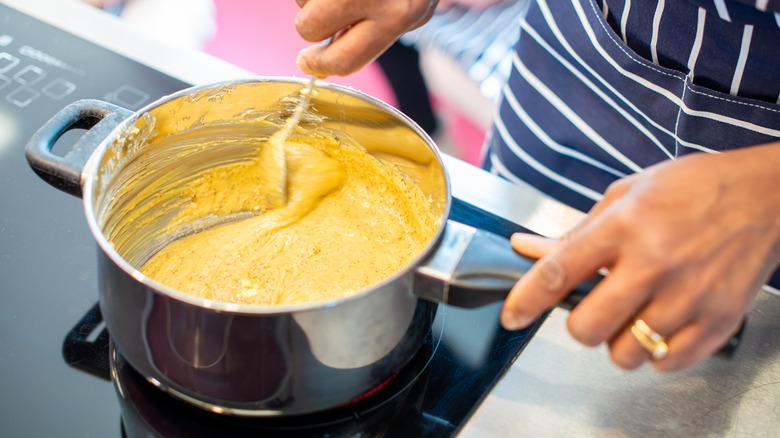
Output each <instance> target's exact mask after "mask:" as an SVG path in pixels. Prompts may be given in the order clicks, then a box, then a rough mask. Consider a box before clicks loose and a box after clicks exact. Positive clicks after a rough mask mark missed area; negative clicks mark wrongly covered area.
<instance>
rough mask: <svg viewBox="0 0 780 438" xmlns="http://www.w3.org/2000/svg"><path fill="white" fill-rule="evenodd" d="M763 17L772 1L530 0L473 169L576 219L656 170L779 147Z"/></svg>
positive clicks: (775, 77)
mask: <svg viewBox="0 0 780 438" xmlns="http://www.w3.org/2000/svg"><path fill="white" fill-rule="evenodd" d="M744 1H748V0H744ZM766 11H769V12H766ZM772 11H780V1H779V0H756V1H755V4H753V3H751V4H749V5H748V4H743V3H736V2H733V1H727V0H533V1H532V3H531V5H530V6H529V8H528V11H527V13H526V15H525V16H524V18H523V19H521V21H520V39H519V40H518V43H517V45H516V46H515V48H516V50H515V51H514V53H513V54H512V69H511V72H510V75H509V79H508V82H507V83H506V85H505V86H504V87H503V90H502V96H501V101H500V105H499V108H498V114H497V117H495V123H494V126H493V129H492V130H491V132H490V134H489V136H488V139H487V147H486V148H485V150H484V161H483V164H484V167H485V168H486V169H488V170H489V171H491V172H492V173H494V174H496V175H499V176H501V177H503V178H506V179H509V180H522V181H525V182H527V183H529V184H531V185H533V186H535V187H536V188H538V189H539V190H541V191H542V192H544V193H546V194H548V195H550V196H551V197H554V198H557V199H559V200H561V201H562V202H564V203H566V204H568V205H571V206H572V207H575V208H577V209H579V210H581V211H587V210H589V209H590V208H591V207H592V206H593V204H594V203H595V202H596V201H598V200H600V199H601V198H602V194H603V193H604V190H605V189H606V188H607V186H608V185H609V184H610V183H612V182H613V181H615V180H617V179H619V178H621V177H623V176H626V175H628V174H631V173H634V172H638V171H641V169H643V168H645V167H647V166H650V165H653V164H655V163H658V162H660V161H663V160H668V159H675V158H677V157H678V156H682V155H685V154H688V153H692V152H701V151H704V152H713V153H715V152H719V151H726V150H729V149H734V148H740V147H745V146H751V145H758V144H763V143H769V142H773V141H779V140H780V103H779V102H778V101H779V100H780V14H776V13H774V12H772ZM691 183H692V184H693V183H695V181H692V182H691ZM757 202H760V201H757ZM775 277H778V275H775ZM773 284H774V285H777V284H780V283H778V282H776V281H773Z"/></svg>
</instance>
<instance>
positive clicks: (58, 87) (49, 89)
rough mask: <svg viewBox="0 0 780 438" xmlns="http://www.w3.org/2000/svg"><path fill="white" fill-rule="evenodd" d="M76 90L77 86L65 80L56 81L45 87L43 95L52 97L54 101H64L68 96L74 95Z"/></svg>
mask: <svg viewBox="0 0 780 438" xmlns="http://www.w3.org/2000/svg"><path fill="white" fill-rule="evenodd" d="M75 89H76V84H74V83H73V82H69V81H66V80H65V79H55V80H53V81H51V82H49V84H48V85H46V86H45V87H43V90H41V92H43V94H45V95H47V96H49V97H51V98H52V99H57V100H59V99H62V98H63V97H65V96H67V95H68V94H70V93H72V92H73V90H75Z"/></svg>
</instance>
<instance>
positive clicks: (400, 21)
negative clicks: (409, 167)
mask: <svg viewBox="0 0 780 438" xmlns="http://www.w3.org/2000/svg"><path fill="white" fill-rule="evenodd" d="M297 3H298V5H299V6H301V11H300V12H299V13H298V16H297V17H296V21H295V25H296V28H297V29H298V33H299V34H300V35H301V36H302V37H303V38H304V39H305V40H307V41H312V42H316V41H322V40H325V39H327V38H329V37H331V36H334V35H336V34H339V37H338V38H336V39H335V41H334V42H332V43H331V44H330V45H328V46H321V45H320V46H314V47H310V48H307V49H304V50H302V51H301V52H300V54H299V56H298V59H297V63H298V67H299V68H300V69H301V70H302V71H303V72H304V73H306V74H312V75H315V76H318V77H327V76H331V75H340V76H344V75H348V74H351V73H354V72H356V71H357V70H359V69H360V68H362V67H364V66H365V65H366V64H368V63H370V62H371V61H373V60H374V59H376V58H377V57H378V56H379V55H380V54H382V53H383V52H384V51H385V50H386V49H387V48H388V47H390V45H392V44H393V43H394V42H395V41H396V40H397V39H398V37H400V36H401V35H402V34H403V33H405V32H407V31H409V30H412V29H414V28H416V27H418V26H420V25H422V24H423V23H424V22H426V21H427V20H428V19H429V18H430V17H431V15H432V14H433V11H434V6H435V3H436V2H435V1H432V0H407V1H404V2H388V1H386V0H365V1H359V2H356V1H352V0H297Z"/></svg>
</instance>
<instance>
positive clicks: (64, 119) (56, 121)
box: [26, 99, 133, 197]
mask: <svg viewBox="0 0 780 438" xmlns="http://www.w3.org/2000/svg"><path fill="white" fill-rule="evenodd" d="M131 114H133V112H132V111H130V110H127V109H124V108H122V107H119V106H116V105H113V104H110V103H108V102H102V101H99V100H94V99H84V100H78V101H76V102H73V103H71V104H70V105H68V106H66V107H65V108H63V109H62V110H60V111H59V112H58V113H57V114H55V115H54V116H53V117H52V118H51V119H49V121H48V122H46V123H45V124H44V125H43V126H42V127H41V128H40V129H39V130H38V132H36V133H35V134H34V135H33V136H32V137H31V138H30V141H29V142H28V143H27V147H26V155H27V162H28V163H29V164H30V167H32V169H33V170H34V171H35V173H37V174H38V176H40V177H41V178H42V179H43V180H44V181H46V182H48V183H49V184H51V185H52V186H54V187H56V188H58V189H60V190H62V191H64V192H67V193H70V194H71V195H74V196H78V197H81V171H82V169H83V168H84V165H85V164H86V162H87V159H88V158H89V156H90V155H91V154H92V152H93V151H94V150H95V148H97V146H98V145H99V144H100V142H102V141H103V140H105V139H106V138H107V137H108V135H109V134H110V133H111V131H112V130H113V129H114V128H116V127H117V126H118V125H119V124H120V123H121V122H122V121H123V120H125V119H126V118H128V117H129V116H130V115H131ZM71 129H86V130H87V132H86V133H85V134H84V135H83V136H82V137H81V138H80V139H79V140H78V141H77V142H76V143H75V144H74V145H73V147H71V148H70V150H69V151H68V152H67V153H66V154H65V155H64V156H60V155H57V154H54V153H53V152H52V150H53V148H54V145H55V143H57V140H59V139H60V137H62V135H63V134H65V133H66V132H68V131H70V130H71Z"/></svg>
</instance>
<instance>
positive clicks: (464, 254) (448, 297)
mask: <svg viewBox="0 0 780 438" xmlns="http://www.w3.org/2000/svg"><path fill="white" fill-rule="evenodd" d="M533 264H534V260H532V259H529V258H527V257H523V256H521V255H520V254H518V253H517V252H515V250H514V249H512V246H511V245H510V243H509V240H508V239H505V238H503V237H501V236H499V235H497V234H493V233H491V232H488V231H484V230H479V229H476V228H473V227H470V226H468V225H463V224H460V223H457V222H453V221H448V222H447V225H446V227H445V230H444V235H443V237H442V240H441V243H440V245H439V248H438V250H437V251H436V252H435V253H434V254H433V255H432V256H431V257H430V258H429V259H428V260H426V261H425V263H423V265H422V266H419V267H418V268H417V272H416V276H415V285H414V290H415V293H416V294H417V295H418V296H419V297H420V298H424V299H427V300H430V301H436V302H441V303H446V304H450V305H453V306H457V307H466V308H474V307H479V306H483V305H486V304H490V303H493V302H496V301H503V300H504V299H505V298H506V297H507V295H508V294H509V292H510V291H511V290H512V287H513V286H514V285H515V283H517V281H518V280H519V279H520V277H522V276H523V275H524V274H525V273H526V272H528V270H529V269H531V266H533ZM603 278H604V276H603V275H601V274H597V275H596V276H594V277H592V278H590V279H588V280H585V281H583V282H582V283H580V284H578V285H576V286H575V287H574V289H573V290H572V291H571V292H570V293H569V295H567V296H566V297H565V298H564V299H563V301H561V302H560V303H558V305H557V306H558V307H560V308H563V309H566V310H573V309H574V308H575V307H577V305H578V304H579V303H580V302H581V301H582V300H583V299H584V298H585V297H586V296H587V295H588V293H590V291H591V290H592V289H593V288H594V287H596V285H597V284H598V283H599V281H601V280H602V279H603ZM744 327H745V322H744V321H743V322H742V325H741V326H740V328H739V330H738V331H737V333H736V334H734V335H733V336H732V337H731V338H730V339H729V341H728V342H727V343H726V345H725V346H723V347H722V348H721V349H720V350H719V351H718V352H717V353H716V354H715V356H717V357H720V358H730V357H732V356H733V355H734V353H735V352H736V349H737V346H738V345H739V341H740V338H741V337H742V333H743V332H744Z"/></svg>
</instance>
